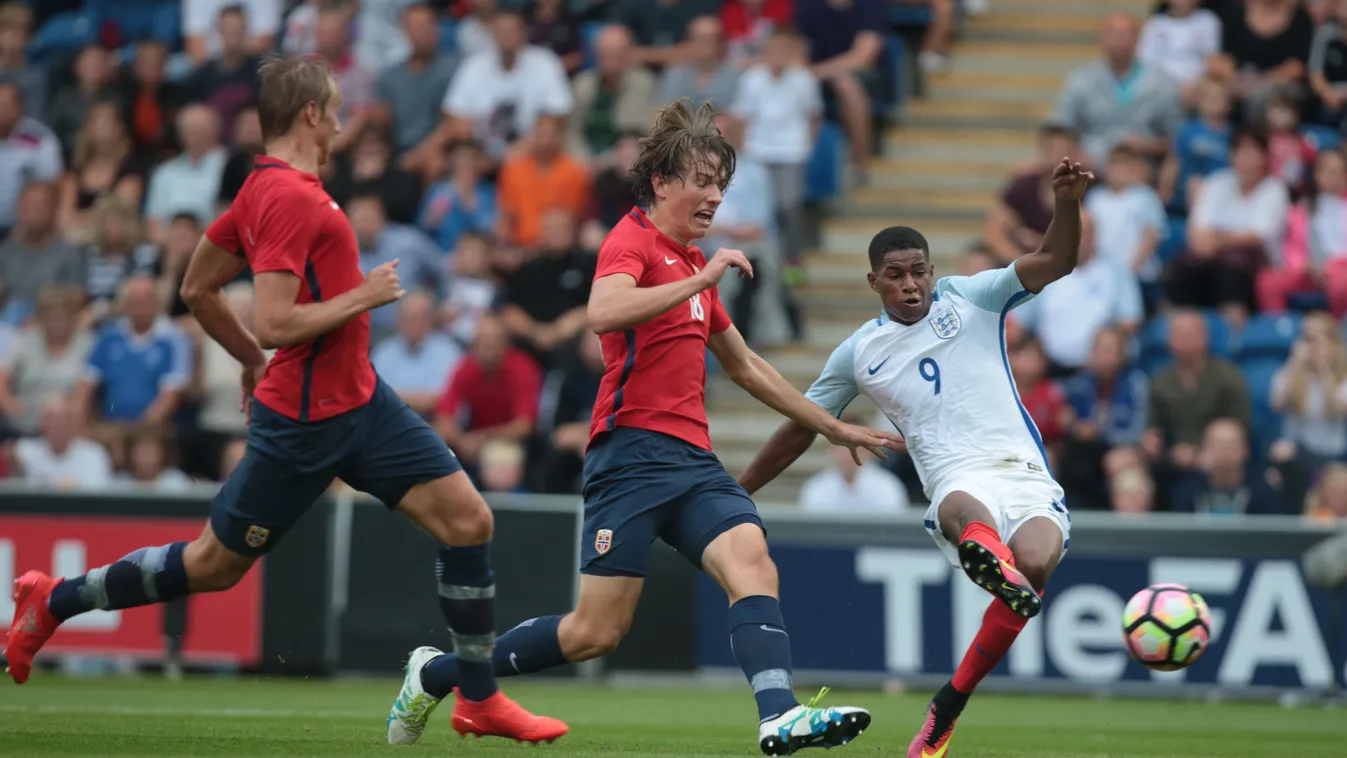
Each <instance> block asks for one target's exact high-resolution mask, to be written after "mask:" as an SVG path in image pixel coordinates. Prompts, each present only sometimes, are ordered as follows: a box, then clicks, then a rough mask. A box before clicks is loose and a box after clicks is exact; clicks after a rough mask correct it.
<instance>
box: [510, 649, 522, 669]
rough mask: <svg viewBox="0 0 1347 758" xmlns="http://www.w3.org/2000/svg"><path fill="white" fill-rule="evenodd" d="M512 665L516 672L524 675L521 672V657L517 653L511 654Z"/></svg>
mask: <svg viewBox="0 0 1347 758" xmlns="http://www.w3.org/2000/svg"><path fill="white" fill-rule="evenodd" d="M510 665H511V666H513V667H514V670H515V671H519V673H521V674H522V673H524V672H523V671H520V670H519V655H518V654H517V653H510Z"/></svg>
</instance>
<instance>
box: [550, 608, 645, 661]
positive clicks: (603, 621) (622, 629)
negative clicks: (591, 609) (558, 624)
mask: <svg viewBox="0 0 1347 758" xmlns="http://www.w3.org/2000/svg"><path fill="white" fill-rule="evenodd" d="M562 625H563V629H562V630H561V632H560V635H561V637H562V647H563V649H564V651H565V653H566V659H567V660H570V661H587V660H590V659H592V658H598V657H600V656H604V655H608V654H609V653H611V652H613V651H614V650H616V649H617V647H618V645H620V644H622V638H624V637H626V636H627V632H628V631H629V630H630V629H631V618H630V617H625V618H623V617H618V618H612V617H601V618H594V617H593V616H590V615H587V614H580V613H572V614H571V615H570V616H567V617H566V618H565V619H564V620H563V622H562ZM566 627H569V628H566Z"/></svg>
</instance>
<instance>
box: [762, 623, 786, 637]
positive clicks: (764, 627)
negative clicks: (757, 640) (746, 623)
mask: <svg viewBox="0 0 1347 758" xmlns="http://www.w3.org/2000/svg"><path fill="white" fill-rule="evenodd" d="M762 630H763V631H764V632H776V633H777V634H786V635H787V636H789V633H788V632H787V631H786V630H785V629H777V628H776V627H773V626H767V625H766V624H763V625H762Z"/></svg>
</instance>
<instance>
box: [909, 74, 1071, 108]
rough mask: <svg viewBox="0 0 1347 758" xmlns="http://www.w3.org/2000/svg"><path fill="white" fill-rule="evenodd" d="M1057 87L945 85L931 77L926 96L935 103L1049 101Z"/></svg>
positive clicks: (1054, 94)
mask: <svg viewBox="0 0 1347 758" xmlns="http://www.w3.org/2000/svg"><path fill="white" fill-rule="evenodd" d="M1057 90H1058V87H1044V88H1043V89H1030V88H1027V87H989V86H985V85H984V86H972V85H969V86H962V87H945V86H943V85H942V84H941V82H940V80H939V79H932V84H931V86H930V87H929V88H928V89H927V92H926V97H927V98H928V99H929V100H930V101H931V102H936V103H945V102H949V103H974V102H986V103H1030V102H1033V103H1044V102H1047V103H1051V102H1053V98H1055V97H1056V96H1057Z"/></svg>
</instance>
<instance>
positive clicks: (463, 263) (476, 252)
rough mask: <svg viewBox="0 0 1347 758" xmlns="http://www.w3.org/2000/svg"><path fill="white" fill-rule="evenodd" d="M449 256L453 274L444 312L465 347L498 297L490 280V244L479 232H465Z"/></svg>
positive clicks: (452, 333)
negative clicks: (456, 247)
mask: <svg viewBox="0 0 1347 758" xmlns="http://www.w3.org/2000/svg"><path fill="white" fill-rule="evenodd" d="M450 260H451V261H452V278H451V279H450V280H449V287H448V291H447V292H446V293H445V298H444V307H443V310H442V312H441V316H443V318H444V323H445V328H446V329H447V330H448V331H449V334H450V336H452V337H453V338H455V339H457V340H458V341H459V342H460V343H462V344H463V346H464V347H466V346H468V345H471V344H472V341H473V338H474V337H475V336H476V334H477V322H478V321H479V320H480V319H481V318H482V314H484V313H486V312H487V311H489V310H490V309H491V303H492V301H494V300H495V299H496V285H495V284H494V283H493V282H492V281H491V244H490V242H488V241H487V238H485V237H482V236H480V235H478V234H465V235H463V236H462V237H460V238H459V240H458V249H457V250H456V251H455V253H454V255H453V257H452V258H451V259H450Z"/></svg>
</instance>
